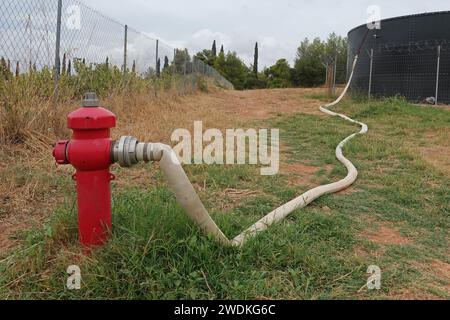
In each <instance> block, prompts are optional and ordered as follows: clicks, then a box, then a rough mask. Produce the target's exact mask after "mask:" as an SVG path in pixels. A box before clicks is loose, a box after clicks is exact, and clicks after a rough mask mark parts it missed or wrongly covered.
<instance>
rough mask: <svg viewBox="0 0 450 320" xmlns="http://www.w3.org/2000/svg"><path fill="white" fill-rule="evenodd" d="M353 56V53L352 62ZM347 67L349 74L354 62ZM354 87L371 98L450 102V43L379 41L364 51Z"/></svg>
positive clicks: (356, 72) (429, 102)
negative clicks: (398, 97) (393, 42)
mask: <svg viewBox="0 0 450 320" xmlns="http://www.w3.org/2000/svg"><path fill="white" fill-rule="evenodd" d="M353 57H354V53H352V52H350V55H349V61H351V60H352V59H353ZM347 67H348V69H347V72H348V74H349V73H350V71H351V70H350V69H351V64H350V63H349V64H348V66H347ZM351 89H352V91H353V93H354V94H358V95H364V96H367V97H368V98H371V97H391V96H397V95H398V96H403V97H405V98H406V99H408V100H409V101H412V102H418V103H428V104H438V103H444V104H449V103H450V43H449V42H448V41H444V40H443V41H419V42H411V43H408V44H379V45H374V46H372V48H370V49H366V50H363V51H362V52H361V54H360V60H359V62H358V65H357V67H356V70H355V75H354V79H353V82H352V86H351Z"/></svg>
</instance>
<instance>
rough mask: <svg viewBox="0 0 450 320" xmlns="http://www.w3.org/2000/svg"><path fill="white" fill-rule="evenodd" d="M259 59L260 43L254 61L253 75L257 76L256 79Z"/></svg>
mask: <svg viewBox="0 0 450 320" xmlns="http://www.w3.org/2000/svg"><path fill="white" fill-rule="evenodd" d="M258 58H259V49H258V42H257V43H256V45H255V59H254V61H253V73H254V74H255V77H256V78H257V79H258Z"/></svg>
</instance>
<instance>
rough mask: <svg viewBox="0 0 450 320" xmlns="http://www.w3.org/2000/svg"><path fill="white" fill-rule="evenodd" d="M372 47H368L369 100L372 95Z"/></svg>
mask: <svg viewBox="0 0 450 320" xmlns="http://www.w3.org/2000/svg"><path fill="white" fill-rule="evenodd" d="M372 73H373V49H370V70H369V100H370V98H371V97H372Z"/></svg>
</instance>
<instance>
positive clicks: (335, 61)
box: [333, 51, 338, 94]
mask: <svg viewBox="0 0 450 320" xmlns="http://www.w3.org/2000/svg"><path fill="white" fill-rule="evenodd" d="M337 59H338V54H337V51H336V56H335V57H334V71H333V72H334V74H333V94H336V73H337Z"/></svg>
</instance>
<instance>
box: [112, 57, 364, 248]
mask: <svg viewBox="0 0 450 320" xmlns="http://www.w3.org/2000/svg"><path fill="white" fill-rule="evenodd" d="M357 61H358V55H356V56H355V59H354V62H353V67H352V72H351V74H350V78H349V80H348V83H347V85H346V86H345V89H344V91H343V92H342V94H341V95H340V96H339V98H337V99H336V100H335V101H333V102H332V103H329V104H326V105H324V106H322V107H320V110H321V111H322V112H325V113H327V114H329V115H331V116H338V117H341V118H343V119H345V120H347V121H350V122H353V123H356V124H358V125H360V126H361V131H359V132H358V133H354V134H352V135H350V136H348V137H347V138H345V139H344V140H343V141H341V142H340V143H339V145H338V146H337V148H336V158H337V159H338V160H339V161H340V162H341V163H342V164H343V165H344V166H345V167H346V168H347V170H348V174H347V176H346V177H345V178H344V179H342V180H340V181H338V182H334V183H330V184H327V185H322V186H319V187H316V188H314V189H311V190H308V191H306V192H305V193H303V194H302V195H300V196H299V197H297V198H295V199H293V200H291V201H290V202H288V203H286V204H284V205H282V206H281V207H279V208H277V209H275V210H273V211H272V212H270V213H269V214H268V215H266V216H265V217H264V218H262V219H261V220H259V221H258V222H256V223H255V224H254V225H252V226H251V227H250V228H248V229H247V230H245V231H244V232H242V233H241V234H240V235H238V236H237V237H235V238H234V239H233V240H229V239H228V238H227V237H226V236H225V234H224V233H223V232H222V231H221V230H220V229H219V227H218V226H217V225H216V223H215V222H214V220H213V219H212V218H211V216H210V215H209V213H208V211H207V210H206V209H205V206H204V205H203V203H202V202H201V200H200V198H199V196H198V195H197V193H196V192H195V189H194V187H193V186H192V184H191V182H190V181H189V179H188V177H187V175H186V173H185V171H184V170H183V167H182V166H181V163H180V162H179V160H178V158H177V156H176V154H175V152H174V151H173V149H172V148H171V147H170V146H168V145H164V144H159V143H158V144H153V143H139V142H138V141H137V140H136V139H135V138H132V137H122V138H121V139H120V141H119V142H116V143H115V144H114V147H113V150H112V157H113V160H114V161H115V162H118V163H119V164H120V165H121V166H123V167H129V166H131V165H134V164H137V163H138V162H140V161H144V162H153V161H158V162H159V163H160V167H161V170H162V171H163V172H164V174H165V176H166V177H167V180H168V184H169V187H170V188H171V189H172V191H173V192H174V193H175V196H176V198H177V201H178V202H179V204H180V205H181V207H182V208H183V209H184V210H185V211H186V213H187V214H188V215H189V217H190V218H191V219H192V220H193V221H194V222H195V223H196V224H197V225H198V226H199V227H200V229H201V230H202V231H203V232H204V233H206V234H208V235H212V236H213V237H214V238H215V239H216V240H217V241H218V242H220V243H221V244H223V245H227V246H236V247H240V246H242V245H243V244H245V242H246V241H247V240H249V239H250V238H251V237H253V236H255V235H256V234H257V233H259V232H261V231H264V230H266V229H267V228H268V227H269V226H270V225H272V224H273V223H275V222H279V221H281V220H283V219H284V218H286V217H287V216H288V215H289V214H291V213H292V212H293V211H295V210H297V209H300V208H303V207H305V206H307V205H308V204H310V203H311V202H312V201H314V200H315V199H317V198H319V197H321V196H323V195H325V194H329V193H335V192H339V191H341V190H344V189H346V188H348V187H349V186H351V185H352V184H353V183H354V182H355V181H356V179H357V176H358V171H357V170H356V168H355V166H354V165H353V164H352V163H351V162H350V161H349V160H348V159H347V158H345V156H344V155H343V153H342V148H343V146H344V145H345V144H346V143H347V142H348V141H349V140H351V139H352V138H354V137H355V136H356V135H358V134H365V133H367V131H368V127H367V125H366V124H364V123H361V122H358V121H355V120H353V119H350V118H349V117H347V116H346V115H343V114H340V113H335V112H333V111H330V110H328V108H329V107H332V106H334V105H336V104H338V103H339V102H340V101H341V100H342V98H343V97H344V96H345V95H346V93H347V90H348V88H349V86H350V83H351V81H352V78H353V73H354V71H355V67H356V64H357Z"/></svg>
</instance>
